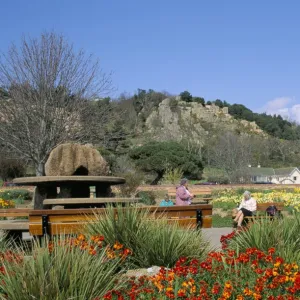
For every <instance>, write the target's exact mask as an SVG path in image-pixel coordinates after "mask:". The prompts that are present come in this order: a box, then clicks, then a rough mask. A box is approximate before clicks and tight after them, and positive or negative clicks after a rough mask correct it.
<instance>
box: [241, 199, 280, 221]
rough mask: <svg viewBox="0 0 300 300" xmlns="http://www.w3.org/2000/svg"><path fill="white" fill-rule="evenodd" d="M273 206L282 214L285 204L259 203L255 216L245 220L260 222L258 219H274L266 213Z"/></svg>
mask: <svg viewBox="0 0 300 300" xmlns="http://www.w3.org/2000/svg"><path fill="white" fill-rule="evenodd" d="M272 205H274V206H276V208H277V210H278V212H279V214H281V213H282V211H283V209H284V203H283V202H270V203H257V210H256V214H255V216H252V217H246V218H245V219H249V220H258V219H266V218H272V216H268V215H267V213H266V210H267V208H268V207H269V206H272Z"/></svg>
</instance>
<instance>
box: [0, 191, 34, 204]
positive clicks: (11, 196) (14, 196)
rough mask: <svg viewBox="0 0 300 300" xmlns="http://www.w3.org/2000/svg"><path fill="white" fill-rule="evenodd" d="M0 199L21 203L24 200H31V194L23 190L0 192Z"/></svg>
mask: <svg viewBox="0 0 300 300" xmlns="http://www.w3.org/2000/svg"><path fill="white" fill-rule="evenodd" d="M0 198H2V199H3V200H14V201H15V202H20V203H22V202H23V201H24V200H31V199H32V193H31V192H29V191H28V190H25V189H13V190H6V191H3V192H0Z"/></svg>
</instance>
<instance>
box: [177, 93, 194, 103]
mask: <svg viewBox="0 0 300 300" xmlns="http://www.w3.org/2000/svg"><path fill="white" fill-rule="evenodd" d="M180 97H181V101H185V102H192V101H193V96H192V95H191V93H190V92H188V91H184V92H182V93H181V94H180Z"/></svg>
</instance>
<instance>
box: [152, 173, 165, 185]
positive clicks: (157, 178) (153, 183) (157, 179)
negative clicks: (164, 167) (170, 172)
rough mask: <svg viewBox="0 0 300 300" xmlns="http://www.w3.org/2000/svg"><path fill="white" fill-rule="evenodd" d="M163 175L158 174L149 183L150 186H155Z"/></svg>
mask: <svg viewBox="0 0 300 300" xmlns="http://www.w3.org/2000/svg"><path fill="white" fill-rule="evenodd" d="M163 175H164V173H158V174H157V176H156V178H155V179H154V180H153V181H152V182H151V185H157V184H158V182H159V181H160V180H161V179H162V178H163Z"/></svg>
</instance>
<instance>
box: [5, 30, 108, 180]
mask: <svg viewBox="0 0 300 300" xmlns="http://www.w3.org/2000/svg"><path fill="white" fill-rule="evenodd" d="M0 86H1V87H2V89H3V91H5V92H6V93H2V95H3V94H5V95H7V94H8V96H6V97H4V96H2V97H1V98H0V142H1V143H2V144H3V145H6V146H8V147H9V148H10V149H11V150H12V151H14V152H15V153H17V154H18V155H19V156H20V157H24V158H26V159H29V160H31V161H32V162H33V163H34V165H35V169H36V175H44V164H45V162H46V161H47V158H48V156H49V153H50V152H51V150H52V149H53V148H54V147H55V146H57V145H58V144H60V143H63V142H66V141H86V139H87V137H86V132H87V130H86V128H85V130H82V129H83V126H82V123H81V120H83V119H86V118H88V117H89V113H90V112H91V109H92V106H91V105H88V104H89V103H88V101H89V100H91V99H95V98H99V97H100V96H101V95H103V94H104V93H107V92H109V91H110V90H111V88H112V84H111V76H110V75H109V74H108V75H106V74H105V73H103V72H102V71H101V69H100V66H99V62H98V61H97V60H94V59H93V57H92V56H91V55H86V54H85V52H84V51H82V50H80V51H75V50H74V48H73V45H72V44H70V43H68V41H67V40H66V39H65V38H64V37H63V36H61V35H57V34H55V33H44V34H42V35H41V36H40V37H39V38H23V40H22V43H21V46H20V47H19V48H17V47H16V46H15V45H12V46H11V47H10V49H9V51H8V52H7V53H6V54H2V55H1V56H0ZM104 115H105V114H102V116H104ZM105 116H106V115H105ZM90 121H91V122H89V124H90V126H92V121H93V120H90ZM97 123H101V120H97Z"/></svg>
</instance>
